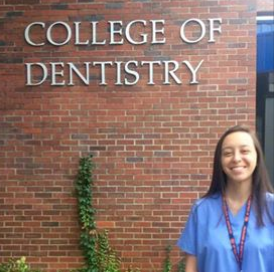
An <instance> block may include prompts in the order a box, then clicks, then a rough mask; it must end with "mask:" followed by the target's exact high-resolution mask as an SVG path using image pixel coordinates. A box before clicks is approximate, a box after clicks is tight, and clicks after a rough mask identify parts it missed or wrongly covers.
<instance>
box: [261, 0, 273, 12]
mask: <svg viewBox="0 0 276 272" xmlns="http://www.w3.org/2000/svg"><path fill="white" fill-rule="evenodd" d="M273 10H274V1H273V0H258V1H257V11H273Z"/></svg>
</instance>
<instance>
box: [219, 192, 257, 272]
mask: <svg viewBox="0 0 276 272" xmlns="http://www.w3.org/2000/svg"><path fill="white" fill-rule="evenodd" d="M251 202H252V196H251V195H250V197H249V198H248V200H247V204H246V212H245V216H244V223H243V227H242V232H241V238H240V248H239V254H238V251H237V245H236V241H235V237H234V234H233V229H232V225H231V222H230V218H229V211H228V206H227V202H226V198H225V195H224V196H223V205H222V210H223V214H224V217H225V221H226V226H227V230H228V234H229V239H230V243H231V246H232V250H233V253H234V256H235V258H236V261H237V263H238V265H239V269H240V271H242V262H243V252H244V245H245V238H246V231H247V226H248V221H249V215H250V210H251Z"/></svg>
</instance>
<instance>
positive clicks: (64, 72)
mask: <svg viewBox="0 0 276 272" xmlns="http://www.w3.org/2000/svg"><path fill="white" fill-rule="evenodd" d="M221 22H222V20H221V18H212V19H208V20H206V22H204V21H202V20H200V19H195V18H193V19H189V20H187V21H184V22H183V24H182V25H181V27H180V30H179V34H180V39H181V40H182V42H183V43H187V44H194V43H198V42H200V41H201V40H202V39H203V38H205V37H206V35H208V37H207V38H208V43H214V42H215V41H216V40H215V32H217V33H221ZM104 23H105V28H106V37H104V38H103V37H102V35H101V39H99V35H98V32H99V30H98V29H99V28H100V27H101V29H103V26H102V24H103V22H100V23H99V22H97V21H93V22H91V23H90V26H89V28H90V29H89V32H90V33H91V35H90V39H86V40H83V39H82V38H81V33H82V31H84V26H83V25H82V23H81V22H74V23H73V24H72V25H69V24H68V23H67V22H61V21H58V22H54V23H52V24H51V25H49V26H46V24H45V23H44V22H33V23H31V24H29V25H28V26H27V27H26V28H25V32H24V37H25V41H26V42H27V43H28V44H29V45H30V46H33V47H43V46H45V45H47V44H50V45H52V46H56V47H60V46H65V45H67V44H70V43H71V44H72V43H73V45H74V46H78V47H81V46H96V47H95V52H96V50H97V49H98V48H99V47H104V46H108V45H112V46H113V45H117V46H119V45H123V44H124V43H125V42H127V43H129V44H132V45H135V46H138V45H142V44H146V43H150V44H153V45H154V44H165V43H166V37H165V20H150V21H145V20H134V21H130V22H128V23H124V22H123V21H108V22H104ZM190 25H192V28H190V27H189V26H190ZM194 29H196V33H195V34H193V33H191V32H192V30H193V31H195V30H194ZM60 31H62V33H63V35H57V33H59V34H60ZM34 32H35V34H36V35H34ZM137 32H138V35H137ZM188 32H189V34H188ZM99 33H100V32H99ZM149 33H150V35H149ZM101 34H103V33H102V32H101ZM187 34H188V35H187ZM61 36H62V38H61ZM188 36H189V37H188ZM37 37H40V38H39V40H37V39H38V38H37ZM41 37H43V38H42V39H41ZM56 37H58V38H56ZM95 55H97V54H95ZM114 58H115V60H114V61H106V60H105V61H85V62H82V63H79V62H78V63H76V64H74V63H72V62H54V61H53V62H49V63H47V64H45V63H42V62H36V63H33V62H32V63H25V68H26V85H27V86H38V85H41V84H43V83H44V82H45V81H46V80H47V81H49V80H50V82H51V85H52V86H64V85H68V86H74V85H75V84H76V80H78V81H81V82H82V83H83V84H85V85H89V84H90V80H91V78H93V79H94V78H97V80H98V81H99V85H107V84H108V83H109V82H112V81H113V83H114V85H135V84H137V83H138V82H139V80H140V79H141V77H142V76H141V75H144V74H145V72H144V71H145V69H146V70H147V73H148V76H147V79H146V80H147V84H148V85H154V84H155V81H156V80H157V76H155V77H154V75H155V74H157V72H156V70H158V72H159V73H160V71H161V73H162V84H171V83H172V82H174V83H176V84H181V83H182V82H181V79H180V78H181V75H182V74H183V73H184V70H186V72H189V73H190V80H189V83H190V84H198V83H199V82H198V71H199V68H200V67H201V65H202V63H203V62H204V60H203V59H202V60H200V61H197V62H196V63H194V62H193V64H191V62H190V61H188V60H183V61H181V62H178V61H175V60H156V59H155V60H153V61H149V60H147V61H146V60H144V61H137V60H129V61H124V62H123V61H119V60H118V58H117V56H115V57H114ZM110 69H112V70H113V71H112V72H110ZM155 69H156V70H155ZM183 69H184V70H183ZM154 70H155V71H154ZM114 72H115V79H110V78H109V77H110V75H111V74H112V75H113V74H114ZM142 72H143V73H142ZM38 74H39V75H38ZM98 74H100V75H99V76H98ZM113 76H114V75H113ZM179 76H180V77H179ZM143 80H144V78H143ZM158 80H159V82H160V75H159V76H158ZM107 82H108V83H107Z"/></svg>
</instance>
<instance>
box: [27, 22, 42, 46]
mask: <svg viewBox="0 0 276 272" xmlns="http://www.w3.org/2000/svg"><path fill="white" fill-rule="evenodd" d="M34 25H40V26H41V27H42V28H45V23H42V22H34V23H31V24H30V25H28V26H27V27H26V29H25V32H24V37H25V40H26V42H27V43H28V44H30V45H32V46H43V45H44V44H45V43H43V42H42V43H34V42H33V41H32V40H31V39H30V29H31V27H33V26H34Z"/></svg>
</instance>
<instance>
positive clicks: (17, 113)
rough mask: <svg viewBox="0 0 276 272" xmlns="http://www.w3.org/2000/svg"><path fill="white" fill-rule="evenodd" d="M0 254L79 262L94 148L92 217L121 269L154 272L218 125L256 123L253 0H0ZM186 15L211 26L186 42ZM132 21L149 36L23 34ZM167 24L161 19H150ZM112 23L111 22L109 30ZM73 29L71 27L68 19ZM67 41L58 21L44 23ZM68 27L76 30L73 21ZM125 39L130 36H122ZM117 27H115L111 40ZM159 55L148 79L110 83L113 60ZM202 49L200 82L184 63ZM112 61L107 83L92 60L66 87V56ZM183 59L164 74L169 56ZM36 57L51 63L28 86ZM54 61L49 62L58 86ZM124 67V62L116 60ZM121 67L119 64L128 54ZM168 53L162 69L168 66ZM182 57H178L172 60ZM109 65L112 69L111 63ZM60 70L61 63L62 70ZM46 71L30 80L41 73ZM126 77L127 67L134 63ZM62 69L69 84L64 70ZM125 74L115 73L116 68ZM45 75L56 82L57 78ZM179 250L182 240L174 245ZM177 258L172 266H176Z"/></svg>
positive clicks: (53, 265) (201, 184)
mask: <svg viewBox="0 0 276 272" xmlns="http://www.w3.org/2000/svg"><path fill="white" fill-rule="evenodd" d="M0 4H1V9H0V28H1V31H0V53H1V55H0V77H1V80H0V87H1V88H0V93H1V96H0V99H1V101H0V107H1V115H0V123H1V124H0V145H1V148H0V180H1V186H0V262H3V261H6V260H7V259H9V258H10V257H19V256H22V255H25V256H27V260H28V261H29V262H30V263H31V264H32V265H33V266H34V267H40V268H43V269H45V270H46V271H47V272H54V271H55V272H56V271H57V270H58V269H60V271H68V270H69V269H73V268H76V267H80V266H81V264H82V261H83V260H82V257H81V251H80V250H79V246H78V237H79V232H80V228H79V225H78V220H77V206H76V199H75V197H74V194H73V191H74V186H73V184H74V178H75V175H76V173H77V169H78V162H79V158H80V157H82V156H86V155H88V154H91V153H92V154H93V155H94V159H93V160H94V162H95V164H96V169H95V171H94V180H95V188H94V190H93V194H94V205H95V208H96V209H97V210H98V213H97V223H98V227H99V228H106V229H108V230H109V234H110V239H111V245H112V246H113V247H114V248H115V249H116V250H117V251H118V253H119V255H120V256H121V258H122V263H123V267H124V268H127V267H128V266H129V265H132V266H134V267H135V266H137V267H139V268H141V271H143V272H150V271H161V270H162V268H161V267H162V264H163V261H164V258H165V247H166V246H167V245H168V244H171V245H175V243H176V240H177V239H178V237H179V234H180V232H181V229H182V228H183V226H184V223H185V221H186V219H187V215H188V213H189V210H190V207H191V204H192V203H193V201H194V200H195V199H196V198H198V197H199V196H200V195H202V194H203V193H204V192H205V191H206V188H207V186H208V185H209V182H210V174H211V171H212V170H211V168H212V157H213V150H214V147H215V144H216V142H217V140H218V138H219V136H220V135H221V133H222V132H223V131H224V130H225V129H226V128H228V127H229V126H232V125H234V124H237V123H243V124H248V125H251V126H254V124H255V81H256V78H255V74H256V63H255V59H256V44H255V39H254V37H255V36H256V35H255V17H256V4H255V3H254V1H249V0H248V1H231V5H230V4H229V1H219V0H218V1H214V0H204V1H190V0H182V1H160V0H158V1H143V0H140V1H139V0H137V1H130V0H128V1H126V0H125V1H98V0H95V1H85V0H79V1H76V0H67V1H64V2H62V3H59V1H53V0H51V1H49V0H47V1H46V0H45V1H43V0H24V1H20V0H5V1H3V0H2V1H0ZM191 18H197V19H200V20H202V22H204V24H206V28H207V30H206V35H205V37H204V38H203V39H202V40H201V41H200V42H198V43H193V44H191V43H185V42H183V41H182V40H181V38H180V34H179V29H180V27H181V25H182V24H183V23H184V22H185V21H187V20H188V19H191ZM210 18H221V19H222V24H221V33H218V32H215V33H214V38H215V42H212V43H211V42H208V39H209V36H208V35H209V33H210V31H209V29H208V26H209V22H208V19H210ZM117 20H120V21H122V23H123V25H124V26H123V28H124V30H125V29H126V25H127V23H128V22H131V21H134V20H145V21H146V23H147V26H146V27H145V29H144V27H143V26H142V24H141V23H140V24H137V25H136V26H135V27H134V29H132V30H131V35H132V37H134V39H135V40H136V41H140V39H141V37H140V35H139V34H141V33H143V31H145V33H147V34H148V37H149V40H148V41H147V42H146V43H145V44H141V45H135V44H133V43H131V42H127V41H126V40H124V44H123V45H110V44H106V45H97V46H96V45H74V42H73V41H72V40H70V41H69V42H68V44H65V45H63V46H54V45H51V44H49V42H46V44H45V45H44V46H31V45H30V44H28V43H27V41H26V40H25V38H24V31H25V29H26V27H27V26H28V25H29V24H31V23H32V22H36V21H39V22H44V23H46V26H45V29H43V28H42V27H41V26H36V27H34V28H33V29H32V31H31V33H30V36H31V38H32V39H33V40H34V41H35V42H36V43H40V42H44V40H45V32H44V30H45V31H46V28H48V27H49V26H50V25H51V24H53V23H54V22H57V21H62V22H66V24H67V25H69V26H73V23H74V22H81V23H82V25H81V26H82V31H80V35H81V36H80V40H81V41H85V40H86V39H88V40H89V41H91V39H92V38H91V29H90V28H89V27H90V26H91V24H90V22H91V21H99V24H98V31H99V33H98V34H97V35H98V36H97V39H98V41H103V40H104V39H106V40H107V43H108V40H109V38H108V37H109V36H108V35H109V34H108V33H110V29H109V26H108V21H117ZM150 20H165V26H164V31H165V33H164V35H163V34H162V33H158V34H157V40H159V41H160V40H162V39H163V38H164V37H165V38H166V42H165V43H163V44H151V42H150V38H151V37H152V34H151V29H150V25H151V23H150ZM161 25H162V24H158V26H157V29H160V28H161ZM116 29H117V30H118V25H117V28H116ZM186 30H187V33H186V34H187V37H189V39H190V40H195V39H196V38H197V37H199V36H200V34H201V33H200V31H199V30H200V27H199V25H193V24H190V25H188V26H187V28H186ZM72 31H73V30H72ZM52 35H53V40H54V41H56V42H60V43H61V42H62V41H64V39H65V38H64V37H66V33H65V28H64V27H62V26H60V27H58V28H56V29H54V30H53V32H52ZM72 37H75V34H74V31H73V34H72ZM123 38H124V39H125V37H123ZM119 39H120V35H119V34H117V35H116V40H119ZM131 60H135V61H138V62H139V65H140V63H141V61H162V63H161V64H160V65H157V64H156V65H154V68H153V71H154V75H153V81H154V84H148V83H149V69H148V67H147V65H145V66H143V67H140V66H139V67H137V69H135V67H134V66H133V65H132V66H130V69H133V70H135V71H138V72H139V74H140V80H139V81H138V82H137V83H136V84H134V85H126V84H124V80H125V74H126V73H125V72H124V71H123V68H122V74H121V81H122V82H123V83H122V85H115V83H116V78H117V77H118V70H116V69H117V68H116V66H115V64H114V63H115V61H117V62H120V61H121V62H124V63H125V62H128V61H131ZM201 60H203V63H202V65H201V66H200V68H199V69H198V72H197V80H198V83H197V84H190V82H191V73H190V72H189V69H188V68H187V66H186V65H184V64H183V63H182V61H189V63H190V64H191V65H193V67H196V65H198V63H199V62H200V61H201ZM96 61H98V62H103V61H111V62H112V63H113V67H109V66H107V67H106V69H105V72H106V85H101V83H103V82H104V79H103V77H102V75H101V73H100V67H99V65H98V66H97V65H96V66H95V67H92V66H91V69H90V70H89V72H90V74H89V79H90V81H89V84H88V85H86V84H85V83H83V82H82V80H80V79H79V78H78V77H77V76H76V75H75V74H74V80H75V81H74V84H75V85H74V86H68V80H69V76H70V75H69V70H68V69H69V68H68V63H69V62H71V63H73V64H74V65H75V66H76V67H77V68H79V69H80V72H81V73H82V74H83V75H85V69H84V68H85V62H96ZM166 61H175V63H176V62H177V63H179V65H180V66H179V69H178V70H177V71H176V72H175V75H176V76H177V78H178V79H179V80H180V81H181V82H178V83H177V82H176V80H175V79H174V78H173V76H170V77H169V79H168V80H169V81H170V84H164V81H166V79H165V76H164V73H165V65H166V64H165V63H166ZM38 62H41V63H42V64H44V65H45V67H46V68H47V72H48V73H49V75H48V76H47V79H46V80H45V82H44V83H42V84H41V85H39V86H26V82H27V78H26V77H27V68H26V64H27V63H38ZM50 62H61V63H63V65H64V68H63V67H62V65H57V66H56V69H57V71H56V74H55V75H56V76H55V80H56V83H60V84H61V86H56V85H55V84H54V82H53V77H52V76H51V72H52V71H51V69H50V64H49V63H50ZM117 65H119V64H117ZM122 65H123V64H122ZM172 65H174V64H170V69H172ZM175 65H176V64H175ZM115 68H116V69H115ZM63 69H64V75H62V70H63ZM41 71H42V69H41V68H38V67H36V69H33V71H32V73H33V74H32V76H33V78H32V80H34V81H36V82H38V81H40V80H42V77H43V75H42V73H41ZM126 79H127V80H128V81H126V82H130V83H131V82H133V81H134V79H135V75H134V76H133V75H131V74H130V73H128V75H126ZM63 80H64V84H63V85H62V82H63ZM117 81H119V80H117ZM51 83H52V84H53V85H51ZM173 256H174V262H175V261H176V260H177V259H178V258H179V251H178V250H177V249H176V247H174V246H173ZM174 269H175V267H174Z"/></svg>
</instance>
